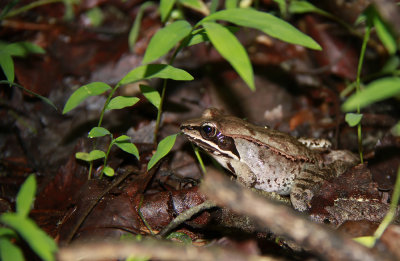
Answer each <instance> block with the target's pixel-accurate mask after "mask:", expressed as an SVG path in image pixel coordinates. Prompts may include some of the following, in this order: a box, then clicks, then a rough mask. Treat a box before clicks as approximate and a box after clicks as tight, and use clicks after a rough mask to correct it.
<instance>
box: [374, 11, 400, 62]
mask: <svg viewBox="0 0 400 261" xmlns="http://www.w3.org/2000/svg"><path fill="white" fill-rule="evenodd" d="M372 23H373V24H374V26H375V29H376V33H377V35H378V37H379V39H380V40H381V41H382V43H383V45H384V46H385V48H386V50H387V51H388V53H389V54H391V55H393V54H395V53H396V51H397V44H396V38H395V37H394V36H393V34H392V33H391V32H390V29H389V26H388V25H387V24H386V23H385V22H384V21H383V20H382V18H381V17H380V15H379V14H378V13H377V12H376V11H375V12H374V15H373V18H372Z"/></svg>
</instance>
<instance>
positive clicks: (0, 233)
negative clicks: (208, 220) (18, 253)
mask: <svg viewBox="0 0 400 261" xmlns="http://www.w3.org/2000/svg"><path fill="white" fill-rule="evenodd" d="M0 237H17V233H15V231H14V230H12V229H10V228H7V227H0ZM0 260H1V259H0Z"/></svg>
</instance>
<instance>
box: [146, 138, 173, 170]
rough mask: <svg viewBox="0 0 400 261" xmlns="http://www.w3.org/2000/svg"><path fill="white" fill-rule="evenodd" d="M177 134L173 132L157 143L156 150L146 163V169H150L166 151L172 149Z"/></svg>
mask: <svg viewBox="0 0 400 261" xmlns="http://www.w3.org/2000/svg"><path fill="white" fill-rule="evenodd" d="M177 135H178V134H173V135H170V136H167V137H165V138H164V139H163V140H162V141H160V143H158V146H157V150H156V152H155V153H154V155H153V157H151V159H150V161H149V163H148V164H147V170H150V169H151V168H152V167H154V165H155V164H156V163H157V162H158V161H159V160H160V159H162V158H163V157H164V156H165V155H167V154H168V152H169V151H170V150H171V149H172V147H173V146H174V144H175V140H176V136H177Z"/></svg>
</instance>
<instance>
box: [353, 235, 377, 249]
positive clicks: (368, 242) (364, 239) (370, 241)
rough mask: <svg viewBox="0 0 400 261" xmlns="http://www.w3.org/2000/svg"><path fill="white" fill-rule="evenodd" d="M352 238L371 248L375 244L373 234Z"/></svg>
mask: <svg viewBox="0 0 400 261" xmlns="http://www.w3.org/2000/svg"><path fill="white" fill-rule="evenodd" d="M353 240H354V241H356V242H357V243H360V244H362V245H364V246H366V247H368V248H371V247H373V246H374V245H375V242H376V237H374V236H364V237H355V238H353Z"/></svg>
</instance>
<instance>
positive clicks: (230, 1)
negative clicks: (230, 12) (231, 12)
mask: <svg viewBox="0 0 400 261" xmlns="http://www.w3.org/2000/svg"><path fill="white" fill-rule="evenodd" d="M237 5H238V0H225V9H232V8H237V7H238V6H237Z"/></svg>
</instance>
